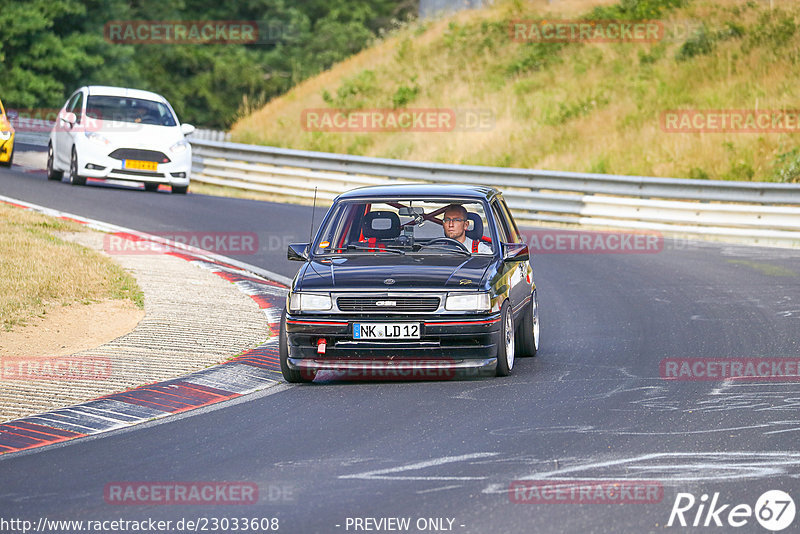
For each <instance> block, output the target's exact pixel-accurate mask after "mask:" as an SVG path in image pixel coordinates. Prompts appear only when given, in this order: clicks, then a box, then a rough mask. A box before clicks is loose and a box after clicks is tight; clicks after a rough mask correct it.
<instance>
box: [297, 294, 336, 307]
mask: <svg viewBox="0 0 800 534" xmlns="http://www.w3.org/2000/svg"><path fill="white" fill-rule="evenodd" d="M331 308H332V304H331V296H330V295H315V294H313V293H292V294H290V295H289V311H292V312H296V311H325V310H330V309H331Z"/></svg>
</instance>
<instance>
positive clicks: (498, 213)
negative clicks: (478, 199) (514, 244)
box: [492, 201, 508, 243]
mask: <svg viewBox="0 0 800 534" xmlns="http://www.w3.org/2000/svg"><path fill="white" fill-rule="evenodd" d="M492 213H493V214H494V220H495V221H497V231H498V232H499V233H500V241H501V242H503V243H508V226H507V223H506V217H505V215H504V214H503V211H502V209H501V208H500V207H499V206H498V205H497V201H495V202H492Z"/></svg>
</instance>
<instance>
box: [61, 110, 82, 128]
mask: <svg viewBox="0 0 800 534" xmlns="http://www.w3.org/2000/svg"><path fill="white" fill-rule="evenodd" d="M61 120H63V121H64V122H66V123H68V124H69V125H71V126H74V125H75V123H76V122H78V116H77V115H75V114H74V113H73V112H71V111H69V112H67V113H64V115H63V116H62V117H61Z"/></svg>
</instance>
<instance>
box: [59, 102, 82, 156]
mask: <svg viewBox="0 0 800 534" xmlns="http://www.w3.org/2000/svg"><path fill="white" fill-rule="evenodd" d="M82 106H83V92H82V91H76V92H75V93H74V94H73V95H72V96H71V97H69V99H68V100H67V103H66V104H65V105H64V109H63V110H61V112H59V114H58V119H57V121H58V122H57V124H56V129H55V134H54V136H53V137H54V138H55V144H54V146H53V151H54V154H55V161H56V162H57V164H58V167H59V168H62V169H64V168H67V167H68V166H69V160H70V157H71V156H72V145H73V143H74V132H75V130H76V126H77V122H76V123H75V124H74V125H70V124H69V123H68V122H67V120H66V118H65V117H66V114H67V113H70V112H72V113H75V116H76V117H77V116H78V114H79V113H78V112H80V110H81V109H82ZM76 108H77V110H78V112H76V111H75V110H76Z"/></svg>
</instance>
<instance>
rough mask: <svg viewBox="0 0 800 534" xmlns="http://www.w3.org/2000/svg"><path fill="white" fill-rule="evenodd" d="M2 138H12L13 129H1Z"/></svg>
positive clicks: (6, 139)
mask: <svg viewBox="0 0 800 534" xmlns="http://www.w3.org/2000/svg"><path fill="white" fill-rule="evenodd" d="M0 139H2V140H3V141H8V140H9V139H11V130H5V131H0Z"/></svg>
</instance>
